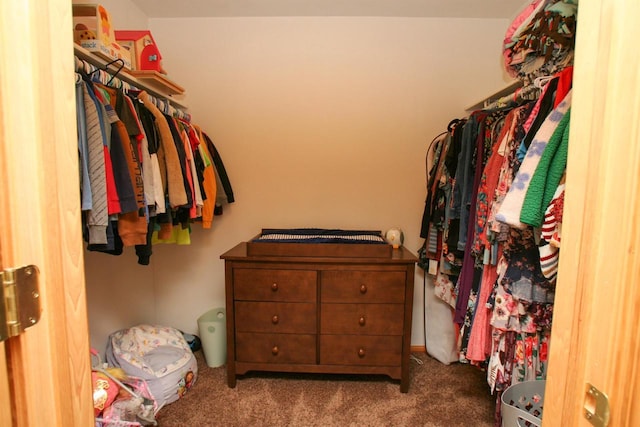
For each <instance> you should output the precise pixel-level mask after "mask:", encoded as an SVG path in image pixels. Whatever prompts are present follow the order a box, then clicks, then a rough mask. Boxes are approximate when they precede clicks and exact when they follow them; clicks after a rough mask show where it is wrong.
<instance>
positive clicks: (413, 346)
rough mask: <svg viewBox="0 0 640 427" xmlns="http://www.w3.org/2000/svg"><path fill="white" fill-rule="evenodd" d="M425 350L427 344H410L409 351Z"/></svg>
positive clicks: (418, 351) (423, 351)
mask: <svg viewBox="0 0 640 427" xmlns="http://www.w3.org/2000/svg"><path fill="white" fill-rule="evenodd" d="M426 352H427V346H425V345H412V346H411V353H426Z"/></svg>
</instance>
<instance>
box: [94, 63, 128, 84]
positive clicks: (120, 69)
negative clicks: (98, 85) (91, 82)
mask: <svg viewBox="0 0 640 427" xmlns="http://www.w3.org/2000/svg"><path fill="white" fill-rule="evenodd" d="M116 63H118V64H120V66H119V67H118V69H117V70H116V71H115V73H111V72H110V71H109V66H110V65H113V64H116ZM123 68H124V61H123V60H122V59H120V58H117V59H114V60H113V61H109V62H107V63H106V64H104V67H103V68H96V69H95V70H93V71H92V72H90V73H89V75H92V74H93V73H96V72H98V73H99V74H98V75H99V76H101V75H102V74H101V73H100V72H101V71H104V72H106V73H107V74H109V75H111V78H110V79H109V81H108V82H106V83H105V85H107V86H109V85H110V84H111V82H112V81H113V79H115V78H116V76H117V75H118V74H119V73H120V71H122V69H123ZM118 80H119V79H118ZM100 81H102V79H100Z"/></svg>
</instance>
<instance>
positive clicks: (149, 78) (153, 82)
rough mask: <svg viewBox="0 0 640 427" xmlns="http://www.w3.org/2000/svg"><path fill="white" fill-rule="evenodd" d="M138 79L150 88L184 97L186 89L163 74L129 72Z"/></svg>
mask: <svg viewBox="0 0 640 427" xmlns="http://www.w3.org/2000/svg"><path fill="white" fill-rule="evenodd" d="M127 73H128V74H131V75H132V76H133V77H135V78H136V79H138V80H140V81H143V82H145V83H146V84H148V85H150V86H157V87H158V88H159V89H161V90H164V91H166V92H167V93H168V94H170V95H182V94H183V93H184V88H183V87H182V86H179V85H178V84H176V83H174V82H172V81H171V80H169V79H168V78H167V77H166V76H164V75H163V74H161V73H159V72H157V71H153V70H135V71H134V70H131V71H127Z"/></svg>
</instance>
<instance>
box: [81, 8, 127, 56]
mask: <svg viewBox="0 0 640 427" xmlns="http://www.w3.org/2000/svg"><path fill="white" fill-rule="evenodd" d="M73 39H74V42H76V43H77V44H79V45H80V46H82V47H83V48H85V49H87V50H88V51H90V52H92V53H94V54H96V55H98V56H100V57H101V58H103V59H105V60H107V61H113V60H116V59H120V60H122V61H123V63H124V66H125V67H126V68H128V69H131V54H130V52H129V51H128V50H127V49H124V48H123V47H122V46H120V45H119V44H118V43H117V42H116V37H115V33H114V29H113V23H112V21H111V16H110V15H109V12H108V11H107V9H105V8H104V6H102V5H100V4H74V5H73Z"/></svg>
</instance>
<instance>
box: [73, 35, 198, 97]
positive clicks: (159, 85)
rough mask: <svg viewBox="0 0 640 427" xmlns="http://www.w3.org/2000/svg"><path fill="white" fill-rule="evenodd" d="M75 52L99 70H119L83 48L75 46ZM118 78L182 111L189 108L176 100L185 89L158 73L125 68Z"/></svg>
mask: <svg viewBox="0 0 640 427" xmlns="http://www.w3.org/2000/svg"><path fill="white" fill-rule="evenodd" d="M73 50H74V54H75V55H76V56H77V57H78V58H79V59H82V60H83V61H86V62H88V63H89V64H91V65H93V66H95V67H98V68H102V69H105V68H107V69H108V71H109V73H114V72H115V71H117V69H118V66H117V64H111V65H109V66H108V67H107V64H108V63H109V62H110V61H108V60H106V59H104V58H101V57H99V56H98V55H95V54H94V53H92V52H90V51H89V50H87V49H85V48H83V47H82V46H79V45H77V44H74V45H73ZM116 77H117V78H118V79H120V80H122V81H125V82H127V83H129V84H130V85H132V86H135V87H136V88H138V89H140V90H145V91H147V92H149V94H150V95H153V96H156V97H158V98H163V99H166V100H167V101H169V103H171V104H173V105H174V106H176V107H179V108H182V109H186V108H187V106H186V105H185V104H184V102H182V101H181V100H180V99H177V98H175V95H183V94H184V88H182V87H181V86H179V85H177V84H176V83H174V82H172V81H171V80H169V79H168V78H166V77H165V76H163V75H162V74H160V73H158V72H157V71H132V70H128V69H126V68H123V69H122V70H121V71H120V72H119V73H118V75H117V76H116Z"/></svg>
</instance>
